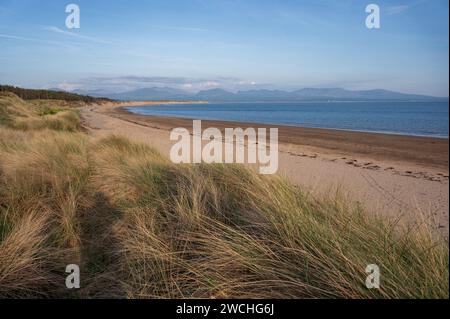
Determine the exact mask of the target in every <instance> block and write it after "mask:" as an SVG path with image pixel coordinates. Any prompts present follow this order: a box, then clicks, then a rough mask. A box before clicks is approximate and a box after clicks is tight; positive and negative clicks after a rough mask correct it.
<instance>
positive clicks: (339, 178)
mask: <svg viewBox="0 0 450 319" xmlns="http://www.w3.org/2000/svg"><path fill="white" fill-rule="evenodd" d="M164 103H177V104H179V103H184V102H164ZM189 103H192V102H189ZM149 104H160V102H150V103H149V102H127V103H125V104H124V103H107V104H103V105H97V106H89V107H85V108H83V109H81V114H82V117H83V120H84V123H85V126H86V128H87V129H88V130H89V132H90V134H92V135H93V136H95V137H104V136H107V135H110V134H118V135H123V136H127V137H129V138H132V139H134V140H138V141H141V142H145V143H148V144H150V145H152V146H153V147H155V148H156V149H158V150H159V151H160V152H161V153H162V154H163V155H165V156H167V157H168V156H169V151H170V148H171V147H172V145H173V142H171V141H170V139H169V133H170V130H171V129H173V128H175V127H185V128H187V129H191V128H192V121H191V120H186V119H177V118H165V117H150V116H141V115H136V114H131V113H129V112H127V111H125V110H124V109H122V108H121V107H123V106H125V105H126V106H139V105H149ZM202 122H203V127H204V128H207V127H217V128H219V129H224V128H226V127H242V128H246V127H247V126H251V127H274V126H273V125H272V126H269V125H264V124H255V123H251V124H250V123H233V122H224V121H202ZM278 128H279V141H280V153H279V170H278V173H279V174H281V175H284V176H286V177H287V178H288V179H289V180H290V181H291V182H292V183H294V184H296V185H299V186H301V187H302V188H303V189H305V190H307V191H308V192H310V193H311V194H313V195H314V196H321V195H322V194H327V193H329V192H336V191H338V190H339V191H340V192H341V193H343V194H345V196H348V197H349V198H350V199H351V200H353V201H354V202H358V203H360V204H361V205H362V206H364V207H365V208H366V210H367V211H369V212H371V213H374V214H382V215H383V217H389V218H392V219H393V220H394V221H396V220H398V219H402V220H405V221H412V222H422V221H424V222H427V223H429V224H430V225H431V226H432V227H433V228H434V229H436V230H438V232H439V233H441V234H444V236H446V237H448V230H449V207H448V205H449V192H448V186H449V176H448V174H449V170H448V164H449V163H448V158H449V155H448V139H438V138H427V137H413V136H401V135H390V134H374V133H361V132H348V131H340V130H328V129H312V128H299V127H288V126H278Z"/></svg>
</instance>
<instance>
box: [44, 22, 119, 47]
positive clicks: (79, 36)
mask: <svg viewBox="0 0 450 319" xmlns="http://www.w3.org/2000/svg"><path fill="white" fill-rule="evenodd" d="M44 30H47V31H50V32H54V33H58V34H62V35H67V36H70V37H73V38H77V39H81V40H87V41H92V42H96V43H100V44H111V42H108V41H105V40H102V39H98V38H94V37H89V36H86V35H82V34H79V33H76V32H71V31H67V30H63V29H61V28H58V27H55V26H44Z"/></svg>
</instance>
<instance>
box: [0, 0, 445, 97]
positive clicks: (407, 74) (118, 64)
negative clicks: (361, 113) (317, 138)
mask: <svg viewBox="0 0 450 319" xmlns="http://www.w3.org/2000/svg"><path fill="white" fill-rule="evenodd" d="M69 3H75V4H77V5H79V7H80V9H81V28H80V29H67V28H66V26H65V20H66V17H67V15H68V14H67V13H66V12H65V7H66V5H67V4H69ZM370 3H376V4H378V5H379V6H380V8H381V28H380V29H367V28H366V26H365V19H366V17H367V13H366V12H365V7H366V6H367V5H368V4H370ZM448 9H449V8H448V0H410V1H404V0H398V1H397V0H389V1H384V0H383V1H379V0H368V1H363V0H339V1H337V0H305V1H298V0H295V1H294V0H292V1H290V0H272V1H268V0H176V1H175V0H165V1H162V0H161V1H150V0H149V1H145V0H135V1H130V0H78V1H77V0H69V1H60V0H40V1H37V0H0V83H8V84H14V85H20V86H25V87H36V88H54V87H59V88H64V89H68V90H73V89H83V90H87V89H101V90H105V91H124V90H128V89H134V88H141V87H152V86H170V87H176V88H182V89H186V90H190V91H198V90H202V89H209V88H216V87H221V88H225V89H229V90H246V89H259V88H271V89H286V90H293V89H298V88H302V87H342V88H347V89H373V88H383V89H389V90H396V91H401V92H408V93H421V94H430V95H436V96H448V94H449V92H448V86H449V83H448V79H449V73H448V69H449V63H448V54H449V48H448V37H449V34H448V24H449V20H448Z"/></svg>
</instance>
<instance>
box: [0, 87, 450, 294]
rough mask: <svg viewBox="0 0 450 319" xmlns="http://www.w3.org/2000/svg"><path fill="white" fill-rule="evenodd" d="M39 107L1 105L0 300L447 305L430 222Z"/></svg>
mask: <svg viewBox="0 0 450 319" xmlns="http://www.w3.org/2000/svg"><path fill="white" fill-rule="evenodd" d="M42 107H46V105H42V103H35V102H23V101H21V100H20V99H18V98H16V97H14V96H11V95H7V96H0V116H1V117H2V118H3V119H6V120H3V125H0V297H89V298H95V297H118V298H119V297H132V298H167V297H172V298H180V297H185V298H198V297H206V298H210V297H214V298H221V297H224V298H229V297H247V298H259V297H261V298H303V297H308V298H326V297H332V298H400V297H406V298H423V297H425V298H433V297H436V298H448V245H447V243H446V242H445V241H444V240H441V239H439V238H433V236H432V235H431V234H430V233H429V232H428V230H427V229H426V228H425V226H423V225H418V226H416V227H415V228H412V229H399V228H401V227H400V226H399V225H395V226H394V225H389V224H387V223H386V222H384V221H381V220H376V219H374V218H372V217H369V216H368V215H366V214H365V213H364V212H363V211H361V209H360V208H359V207H357V206H355V205H353V204H350V201H349V200H347V199H345V198H342V197H339V196H338V195H336V196H333V197H330V198H321V199H314V198H311V197H310V196H308V195H307V194H304V193H303V192H302V191H301V190H300V189H298V188H296V187H294V186H292V185H290V184H289V183H288V182H286V181H284V180H282V179H281V178H279V177H263V176H260V175H257V174H255V173H253V172H252V171H250V170H248V169H246V168H244V167H242V166H237V165H236V166H234V165H173V164H171V163H170V162H168V161H167V160H166V159H165V158H163V157H162V156H161V155H159V154H158V153H157V152H156V151H155V150H153V149H152V148H150V147H148V146H146V145H142V144H137V143H133V142H131V141H129V140H127V139H125V138H121V137H117V136H111V137H109V138H106V139H103V140H100V141H94V140H92V139H91V138H90V137H89V136H87V135H86V134H84V133H82V132H80V131H79V129H80V127H81V126H80V123H79V117H78V115H77V113H76V112H73V111H71V110H68V111H64V110H58V112H50V113H49V112H44V113H43V112H42ZM51 107H52V108H61V107H60V106H58V105H53V106H51ZM52 113H55V114H52ZM42 114H50V115H42ZM49 123H51V124H49ZM394 228H395V231H394ZM70 263H76V264H79V265H80V266H81V269H82V289H80V290H78V291H76V292H69V291H68V290H67V289H65V288H64V282H65V277H64V276H65V274H64V268H65V265H67V264H70ZM368 264H377V265H378V266H379V267H380V269H381V289H379V290H369V289H367V288H366V287H365V284H364V283H365V278H366V275H367V274H366V273H365V268H366V266H367V265H368Z"/></svg>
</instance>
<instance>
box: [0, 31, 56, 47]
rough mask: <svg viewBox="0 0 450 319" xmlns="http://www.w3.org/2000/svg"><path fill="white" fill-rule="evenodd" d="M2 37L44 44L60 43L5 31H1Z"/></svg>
mask: <svg viewBox="0 0 450 319" xmlns="http://www.w3.org/2000/svg"><path fill="white" fill-rule="evenodd" d="M0 38H4V39H10V40H19V41H28V42H36V43H42V44H52V45H59V44H60V43H58V42H57V41H49V40H43V39H38V38H30V37H23V36H19V35H14V34H4V33H0Z"/></svg>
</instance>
